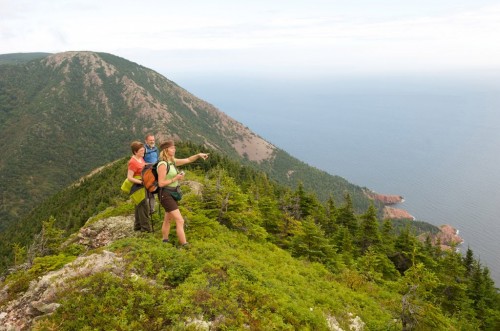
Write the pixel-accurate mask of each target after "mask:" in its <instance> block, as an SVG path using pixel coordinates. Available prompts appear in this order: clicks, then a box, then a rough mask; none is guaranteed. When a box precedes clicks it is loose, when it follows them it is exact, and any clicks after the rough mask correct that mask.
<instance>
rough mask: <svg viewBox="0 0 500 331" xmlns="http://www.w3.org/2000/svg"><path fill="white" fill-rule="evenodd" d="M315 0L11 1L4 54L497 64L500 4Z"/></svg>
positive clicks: (237, 64)
mask: <svg viewBox="0 0 500 331" xmlns="http://www.w3.org/2000/svg"><path fill="white" fill-rule="evenodd" d="M312 1H313V3H312V4H311V3H310V2H306V1H304V2H301V1H297V2H293V3H288V2H286V1H273V2H263V1H253V2H250V3H239V2H234V1H232V2H231V1H221V0H215V1H213V2H210V3H207V2H203V1H193V0H191V1H187V2H179V3H172V2H168V1H167V2H165V1H145V2H136V1H127V0H124V1H117V0H111V1H99V2H97V1H91V0H87V1H63V0H53V1H26V0H25V1H23V0H17V1H11V0H9V1H5V0H4V1H2V2H0V9H1V11H0V12H1V13H0V18H1V20H0V39H1V43H0V53H12V52H35V51H45V52H60V51H66V50H94V51H103V52H109V53H113V54H116V55H120V56H124V57H127V58H131V59H133V60H134V61H136V62H138V63H141V64H143V65H147V66H152V67H153V68H156V65H159V66H161V65H162V63H161V62H153V61H158V59H160V58H161V59H163V62H165V61H167V62H169V63H172V64H175V66H176V67H177V68H179V69H178V70H193V68H195V70H203V68H204V67H205V68H207V69H206V70H209V69H210V68H212V69H213V70H215V69H217V70H220V69H222V68H226V70H245V68H248V70H260V71H268V70H272V71H281V72H284V71H287V72H290V71H292V72H293V71H298V70H303V71H308V70H309V71H325V70H332V71H339V70H340V71H363V70H368V71H370V70H372V71H373V70H408V69H411V70H422V69H425V68H427V69H436V68H442V67H450V68H451V67H464V66H465V67H474V66H483V67H486V66H491V67H500V46H499V45H498V43H495V42H494V40H496V39H497V38H498V37H497V35H498V32H499V31H500V6H499V5H488V6H483V7H477V8H475V7H471V6H469V7H463V9H455V8H454V7H453V10H451V8H452V7H451V5H449V6H450V7H449V8H447V7H440V8H438V9H439V10H438V9H436V8H433V10H431V9H432V8H430V7H429V8H427V9H426V10H424V8H423V7H424V5H422V6H420V7H422V8H417V7H418V6H416V5H415V7H414V8H411V7H404V6H402V5H400V6H399V7H395V6H393V4H391V6H392V7H391V6H389V3H388V2H381V3H380V4H378V5H377V6H374V5H373V4H371V3H369V2H364V1H356V3H355V4H354V5H356V6H358V7H357V8H355V6H354V5H353V7H347V6H346V5H345V4H344V5H343V6H342V7H341V6H340V5H339V4H338V3H332V2H330V1H323V0H312ZM361 5H363V6H361ZM415 9H420V10H419V11H415ZM183 58H184V59H186V61H184V62H183ZM149 61H152V62H151V63H150V62H149ZM249 67H253V68H254V69H250V68H249Z"/></svg>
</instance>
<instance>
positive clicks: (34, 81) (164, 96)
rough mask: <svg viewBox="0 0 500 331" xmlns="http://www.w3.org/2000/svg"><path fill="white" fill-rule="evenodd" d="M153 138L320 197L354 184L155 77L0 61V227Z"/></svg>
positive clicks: (30, 60) (83, 65)
mask: <svg viewBox="0 0 500 331" xmlns="http://www.w3.org/2000/svg"><path fill="white" fill-rule="evenodd" d="M148 132H152V133H154V134H155V135H156V137H157V141H162V140H164V139H166V138H168V137H173V138H174V139H176V140H183V141H191V142H194V143H197V144H200V145H203V146H205V147H206V148H211V149H214V150H216V151H219V152H221V153H224V154H226V155H228V156H229V157H231V158H234V159H238V160H241V161H242V162H243V163H244V164H250V165H252V166H253V167H255V168H256V169H261V170H264V171H266V172H267V173H268V175H269V176H270V177H271V178H273V179H276V180H277V181H279V182H281V183H284V184H287V185H289V186H290V187H296V186H297V185H298V183H301V182H302V183H303V185H304V187H306V188H308V189H314V191H316V192H317V194H318V196H319V197H320V198H321V199H323V200H326V199H327V198H328V197H329V196H330V195H333V197H334V199H335V200H336V201H337V202H340V201H342V199H343V195H344V194H345V192H348V193H349V194H351V197H352V199H353V201H354V207H355V209H356V210H358V211H361V210H364V209H366V208H367V206H368V205H369V203H370V201H369V199H367V198H366V196H365V195H364V193H363V189H362V188H361V187H358V186H355V185H352V184H350V183H349V182H347V181H346V180H345V179H343V178H340V177H338V176H332V175H330V174H327V173H326V172H324V171H320V170H318V169H315V168H313V167H310V166H308V165H307V164H305V163H303V162H301V161H299V160H297V159H295V158H293V157H291V156H290V155H289V154H288V153H286V152H285V151H283V150H281V149H279V148H278V147H276V146H274V145H272V144H270V143H269V142H267V141H266V140H264V139H263V138H262V137H259V136H258V135H256V134H255V133H253V132H251V131H250V130H249V129H248V128H247V127H245V126H244V125H243V124H241V123H239V122H237V121H235V120H234V119H232V118H230V117H229V116H227V115H226V114H224V113H222V112H220V111H219V110H217V109H216V108H215V107H213V106H212V105H210V104H208V103H206V102H204V101H203V100H200V99H199V98H197V97H195V96H194V95H192V94H190V93H189V92H188V91H186V90H184V89H183V88H181V87H180V86H178V85H177V84H175V83H174V82H172V81H170V80H168V79H167V78H165V77H164V76H162V75H160V74H158V73H157V72H155V71H153V70H150V69H148V68H145V67H143V66H141V65H138V64H136V63H133V62H130V61H127V60H125V59H123V58H120V57H117V56H114V55H111V54H105V53H94V52H66V53H58V54H52V55H49V54H45V53H32V54H6V55H2V56H0V148H1V150H2V157H1V159H0V187H2V207H3V208H2V209H1V210H0V231H2V229H4V228H6V227H7V226H8V225H9V224H11V223H13V222H15V221H17V220H18V219H20V218H21V217H23V216H25V215H26V214H27V213H28V212H29V211H30V210H31V209H32V208H33V207H34V206H36V205H37V204H39V203H40V202H42V201H43V200H44V199H46V198H47V197H48V196H50V195H52V194H54V193H56V192H57V191H58V190H60V189H61V188H63V187H65V186H67V185H69V184H70V183H72V182H73V181H74V180H76V179H78V178H80V177H81V176H83V175H84V174H87V173H88V172H89V171H91V170H92V169H95V168H97V167H100V166H103V165H105V164H107V163H109V162H111V161H114V160H116V159H117V158H121V157H123V155H126V153H128V151H129V144H130V142H131V141H133V140H141V141H142V140H143V137H144V136H145V134H146V133H148Z"/></svg>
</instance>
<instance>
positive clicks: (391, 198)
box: [365, 190, 405, 205]
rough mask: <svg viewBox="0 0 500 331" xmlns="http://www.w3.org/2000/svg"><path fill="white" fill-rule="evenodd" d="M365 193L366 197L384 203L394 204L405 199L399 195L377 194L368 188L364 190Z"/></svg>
mask: <svg viewBox="0 0 500 331" xmlns="http://www.w3.org/2000/svg"><path fill="white" fill-rule="evenodd" d="M365 194H366V195H367V196H368V198H370V199H373V200H375V201H379V202H381V203H383V204H384V205H395V204H397V203H402V202H404V201H405V199H404V198H403V197H402V196H401V195H394V194H379V193H375V192H373V191H369V190H365Z"/></svg>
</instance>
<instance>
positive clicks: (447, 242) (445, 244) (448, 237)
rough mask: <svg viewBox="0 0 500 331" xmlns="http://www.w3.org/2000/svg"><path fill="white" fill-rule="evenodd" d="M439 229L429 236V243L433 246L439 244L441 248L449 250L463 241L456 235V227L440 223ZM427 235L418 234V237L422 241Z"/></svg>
mask: <svg viewBox="0 0 500 331" xmlns="http://www.w3.org/2000/svg"><path fill="white" fill-rule="evenodd" d="M439 229H440V230H441V231H440V232H438V233H437V234H434V235H431V236H430V239H431V243H432V244H433V245H434V246H436V245H439V247H441V249H442V250H444V251H446V250H451V249H453V248H455V247H457V246H458V245H460V244H461V243H463V242H464V240H463V239H462V238H461V237H460V236H459V235H458V231H457V229H455V228H454V227H452V226H451V225H448V224H445V225H441V226H440V227H439ZM427 236H428V234H422V235H420V236H419V239H420V240H421V241H424V240H425V239H426V238H427Z"/></svg>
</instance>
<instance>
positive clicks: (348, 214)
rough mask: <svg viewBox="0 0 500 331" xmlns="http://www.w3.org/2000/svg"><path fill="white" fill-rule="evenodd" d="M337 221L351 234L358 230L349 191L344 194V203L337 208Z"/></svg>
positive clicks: (353, 234)
mask: <svg viewBox="0 0 500 331" xmlns="http://www.w3.org/2000/svg"><path fill="white" fill-rule="evenodd" d="M337 223H338V224H339V225H342V226H344V227H345V228H347V229H348V230H349V232H350V233H351V235H352V236H355V235H356V234H357V231H358V219H357V218H356V215H355V213H354V207H353V203H352V198H351V195H350V194H349V193H345V194H344V205H343V206H342V207H340V208H339V209H338V214H337Z"/></svg>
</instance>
